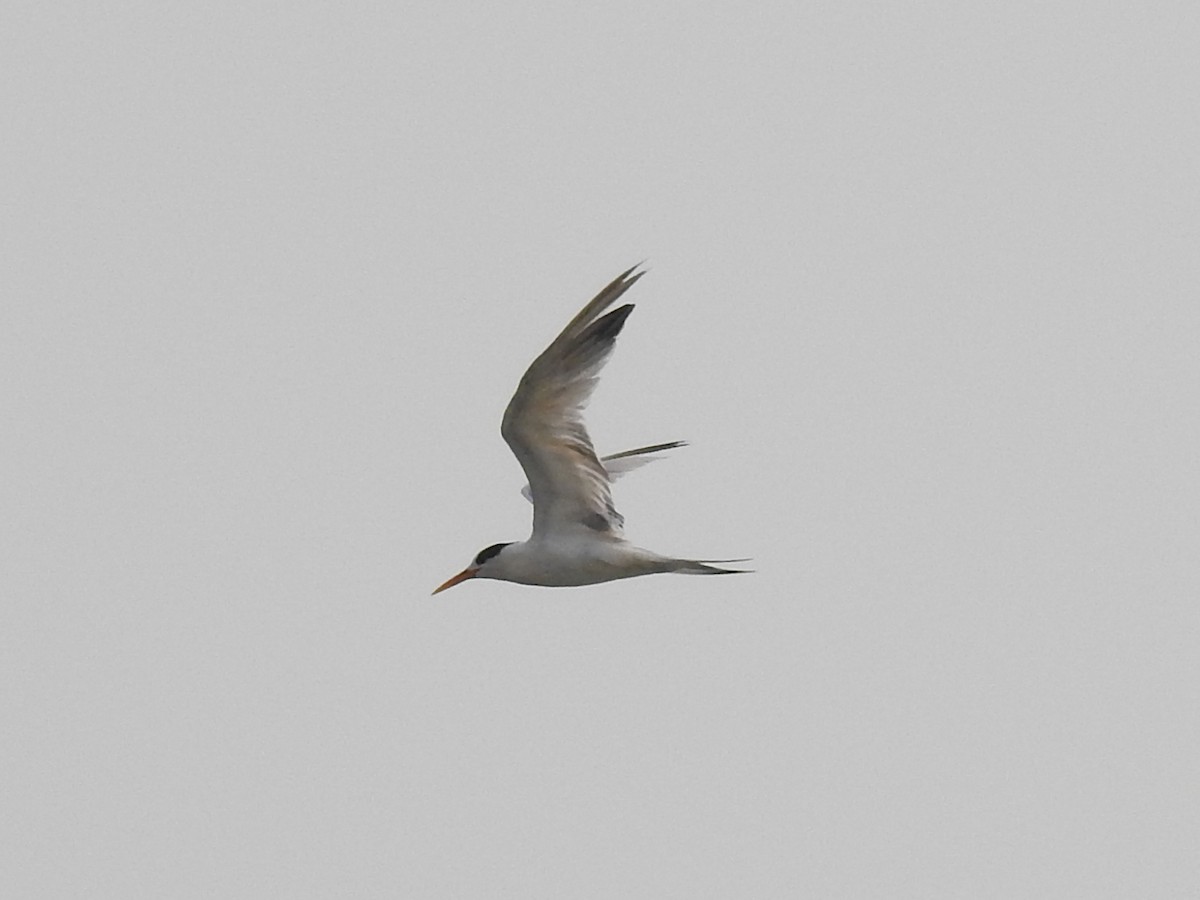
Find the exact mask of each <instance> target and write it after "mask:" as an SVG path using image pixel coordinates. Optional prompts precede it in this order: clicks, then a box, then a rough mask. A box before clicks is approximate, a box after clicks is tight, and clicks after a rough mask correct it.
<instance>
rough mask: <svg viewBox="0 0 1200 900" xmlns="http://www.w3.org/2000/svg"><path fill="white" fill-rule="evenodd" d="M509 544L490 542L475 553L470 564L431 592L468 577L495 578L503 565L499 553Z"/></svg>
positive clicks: (459, 582)
mask: <svg viewBox="0 0 1200 900" xmlns="http://www.w3.org/2000/svg"><path fill="white" fill-rule="evenodd" d="M507 546H509V544H492V546H490V547H484V548H483V549H482V550H480V551H479V552H478V553H476V554H475V558H474V559H473V560H471V564H470V565H469V566H467V567H466V568H465V569H463V570H462V571H461V572H459V573H458V574H457V575H455V576H454V577H453V578H451V579H450V580H449V581H447V582H446V583H445V584H443V585H441V586H440V587H439V588H438V589H437V590H436V591H434V592H433V593H435V594H437V593H440V592H441V591H444V590H446V588H452V587H454V586H455V585H456V584H461V583H462V582H464V581H466V580H467V579H468V578H495V577H496V575H497V573H498V572H499V570H500V567H501V566H502V565H503V564H502V563H501V562H500V554H501V552H502V551H503V550H504V548H505V547H507Z"/></svg>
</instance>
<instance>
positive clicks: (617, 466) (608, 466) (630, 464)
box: [521, 441, 687, 503]
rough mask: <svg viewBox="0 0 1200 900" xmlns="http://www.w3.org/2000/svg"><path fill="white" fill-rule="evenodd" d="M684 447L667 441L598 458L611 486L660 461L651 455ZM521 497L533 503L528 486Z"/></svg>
mask: <svg viewBox="0 0 1200 900" xmlns="http://www.w3.org/2000/svg"><path fill="white" fill-rule="evenodd" d="M686 446H687V441H669V442H667V443H665V444H654V445H653V446H651V447H638V448H637V449H636V450H624V451H622V452H621V453H612V454H609V455H608V456H602V457H600V464H601V465H603V466H604V471H605V472H607V473H608V481H609V483H610V484H611V483H612V482H614V481H616V480H617V479H618V478H620V477H621V476H622V475H624V474H626V473H627V472H632V471H633V470H634V469H640V468H641V467H642V466H644V465H646V464H647V463H652V462H654V461H655V460H656V459H662V457H661V456H654V455H652V454H656V453H661V452H662V451H664V450H674V449H675V448H676V447H686ZM521 496H522V497H524V498H525V499H526V500H528V501H529V502H530V503H532V502H533V491H531V490H530V489H529V485H525V487H523V488H521Z"/></svg>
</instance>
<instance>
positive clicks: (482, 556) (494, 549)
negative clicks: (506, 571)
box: [475, 541, 512, 566]
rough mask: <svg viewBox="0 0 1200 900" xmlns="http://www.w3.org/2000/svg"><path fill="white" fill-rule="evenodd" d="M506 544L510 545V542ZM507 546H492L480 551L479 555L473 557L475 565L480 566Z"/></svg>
mask: <svg viewBox="0 0 1200 900" xmlns="http://www.w3.org/2000/svg"><path fill="white" fill-rule="evenodd" d="M508 543H512V542H511V541H509V542H508ZM507 546H508V544H492V546H490V547H487V548H485V549H483V550H480V551H479V555H478V556H476V557H475V565H477V566H482V565H483V564H484V563H485V562H487V561H488V560H489V559H491V558H492V557H493V556H496V555H497V554H498V553H499V552H500V551H501V550H503V549H504V548H505V547H507Z"/></svg>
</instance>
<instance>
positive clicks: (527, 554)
mask: <svg viewBox="0 0 1200 900" xmlns="http://www.w3.org/2000/svg"><path fill="white" fill-rule="evenodd" d="M685 566H686V561H684V560H674V559H671V558H669V557H664V556H659V555H658V554H657V553H651V552H650V551H649V550H643V549H641V548H640V547H635V546H634V545H633V544H630V543H629V542H627V541H623V540H613V539H599V540H595V539H594V540H587V541H571V542H565V541H558V542H546V541H537V542H533V541H525V542H521V543H515V544H510V545H509V546H507V547H505V548H504V550H503V552H501V553H500V555H499V556H497V557H496V558H495V559H494V560H491V561H490V562H489V564H488V565H486V566H484V567H483V568H482V569H481V570H480V572H479V574H478V577H480V578H496V579H499V580H501V581H515V582H517V583H518V584H535V585H542V586H543V587H577V586H579V585H584V584H599V583H601V582H604V581H616V580H617V579H619V578H633V577H634V576H637V575H652V574H654V573H656V572H674V571H680V570H681V569H682V568H684V567H685Z"/></svg>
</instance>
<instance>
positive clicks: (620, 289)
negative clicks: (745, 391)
mask: <svg viewBox="0 0 1200 900" xmlns="http://www.w3.org/2000/svg"><path fill="white" fill-rule="evenodd" d="M635 268H636V267H635ZM642 274H643V273H641V272H638V273H636V274H635V273H634V269H629V270H628V271H626V272H623V273H622V274H621V275H619V276H617V278H616V279H614V280H613V281H612V283H611V284H609V285H608V286H607V287H606V288H604V290H602V291H601V292H600V293H599V294H597V295H596V296H595V298H593V299H592V301H591V302H590V303H588V304H587V305H586V306H585V307H584V308H583V309H582V310H580V311H579V314H578V315H576V316H575V318H573V319H572V320H571V321H570V322H569V323H568V324H567V327H566V328H564V329H563V330H562V333H561V334H559V336H558V337H557V338H555V339H554V341H553V342H551V344H550V346H549V347H547V348H546V349H545V350H544V351H543V352H542V354H541V355H540V356H539V357H538V358H537V359H535V360H534V361H533V363H532V364H531V365H530V366H529V369H528V371H526V372H525V375H524V377H522V378H521V383H520V384H519V385H518V386H517V391H516V393H515V394H513V397H512V400H510V401H509V403H508V408H507V409H505V411H504V420H503V423H502V424H501V426H500V433H501V434H502V435H503V436H504V440H505V441H507V442H508V445H509V447H510V448H511V449H512V451H513V454H514V455H515V456H516V457H517V460H518V461H519V462H520V463H521V468H523V469H524V470H525V477H526V478H527V479H528V481H529V483H528V484H527V485H526V487H525V489H524V490H523V491H522V493H524V494H525V495H526V496H527V497H529V498H530V499H531V500H532V501H533V533H532V534H531V535H530V538H529V540H527V541H520V542H512V543H506V544H493V545H492V546H490V547H487V548H486V549H484V550H482V551H480V552H479V553H478V554H477V555H476V556H475V559H474V560H473V561H472V563H471V565H469V566H467V568H466V569H464V570H463V571H462V572H460V573H459V574H457V575H455V576H454V577H453V578H451V579H450V580H448V581H447V582H445V583H444V584H442V585H441V586H440V587H438V588H437V590H435V591H434V593H435V594H436V593H438V592H439V591H443V590H445V589H446V588H449V587H453V586H454V585H456V584H459V583H460V582H462V581H466V580H467V579H469V578H495V579H500V580H502V581H515V582H519V583H521V584H536V585H545V586H553V587H563V586H573V585H582V584H595V583H597V582H601V581H612V580H614V579H617V578H631V577H633V576H635V575H649V574H652V573H656V572H681V573H685V574H696V575H701V574H702V575H724V574H734V573H735V572H738V571H740V570H735V569H723V568H719V567H717V566H714V565H712V564H711V563H714V562H741V561H742V560H694V559H679V558H675V557H669V556H661V555H659V554H657V553H652V552H651V551H649V550H644V549H642V548H640V547H636V546H634V545H633V544H631V543H629V542H628V541H626V540H625V537H624V527H623V526H624V521H625V520H624V518H623V517H622V516H621V514H620V513H618V512H617V509H616V506H615V505H614V504H613V499H612V490H611V483H612V481H613V480H614V479H615V478H616V477H618V476H620V475H622V474H624V473H625V472H629V471H631V470H633V469H635V468H637V467H639V466H641V465H644V464H646V463H647V462H650V461H652V460H653V459H657V458H658V457H655V456H652V455H651V454H653V453H657V452H660V451H663V450H670V449H674V448H675V447H679V446H683V442H682V441H672V442H670V443H666V444H655V445H653V446H649V447H639V448H638V449H636V450H627V451H625V452H624V453H616V454H613V455H611V456H606V457H604V458H603V459H601V458H599V457H598V456H597V455H596V451H595V449H594V448H593V446H592V441H591V438H590V437H589V435H588V432H587V428H586V427H585V426H584V423H583V409H584V407H585V406H586V405H587V402H588V399H589V398H590V397H591V395H592V391H593V390H594V389H595V387H596V382H597V381H598V379H599V375H600V370H601V369H602V368H603V367H604V364H605V362H607V361H608V358H609V356H610V355H611V354H612V350H613V347H614V345H615V342H616V338H617V335H618V334H620V332H621V329H622V327H624V325H625V320H626V319H627V318H628V317H629V314H630V313H631V312H633V305H632V304H625V305H624V306H621V307H618V308H617V309H615V310H613V311H612V312H608V313H607V314H606V313H605V311H606V310H607V309H608V308H609V307H610V306H612V305H613V304H614V303H615V302H616V301H617V300H618V299H619V298H620V297H621V295H622V294H624V293H625V292H626V291H627V290H629V288H630V287H632V286H633V285H634V284H635V283H636V282H637V280H638V279H639V278H641V277H642Z"/></svg>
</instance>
